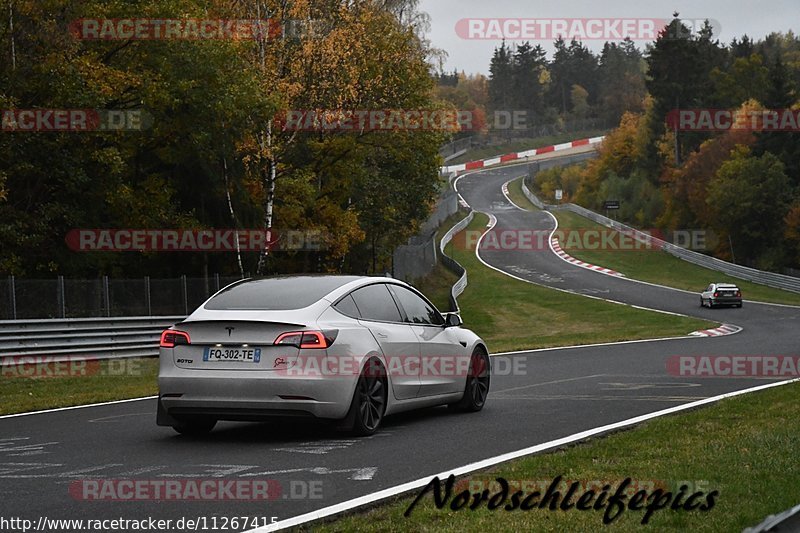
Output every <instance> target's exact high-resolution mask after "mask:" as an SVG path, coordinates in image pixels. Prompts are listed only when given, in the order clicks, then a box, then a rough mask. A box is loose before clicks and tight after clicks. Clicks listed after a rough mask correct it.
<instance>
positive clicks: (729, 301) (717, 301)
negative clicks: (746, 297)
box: [710, 297, 742, 305]
mask: <svg viewBox="0 0 800 533" xmlns="http://www.w3.org/2000/svg"><path fill="white" fill-rule="evenodd" d="M710 301H711V303H712V304H713V305H742V299H741V298H734V297H731V298H711V300H710Z"/></svg>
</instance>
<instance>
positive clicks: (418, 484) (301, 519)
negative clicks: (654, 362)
mask: <svg viewBox="0 0 800 533" xmlns="http://www.w3.org/2000/svg"><path fill="white" fill-rule="evenodd" d="M797 381H800V378H797V379H791V380H788V381H781V382H778V383H768V384H766V385H759V386H757V387H751V388H749V389H743V390H739V391H733V392H728V393H725V394H720V395H719V396H712V397H710V398H703V399H702V400H697V401H694V402H690V403H685V404H682V405H676V406H673V407H669V408H667V409H662V410H660V411H655V412H653V413H648V414H645V415H641V416H637V417H634V418H629V419H627V420H622V421H620V422H614V423H612V424H607V425H605V426H600V427H596V428H592V429H587V430H586V431H581V432H580V433H575V434H573V435H568V436H566V437H562V438H560V439H556V440H551V441H549V442H545V443H542V444H537V445H535V446H530V447H528V448H523V449H521V450H517V451H513V452H509V453H504V454H502V455H496V456H494V457H489V458H487V459H483V460H481V461H477V462H475V463H470V464H468V465H464V466H460V467H458V468H454V469H451V470H445V471H444V472H439V473H438V474H430V475H428V476H425V477H423V478H420V479H416V480H414V481H409V482H408V483H403V484H401V485H396V486H394V487H389V488H388V489H383V490H380V491H378V492H375V493H372V494H368V495H366V496H360V497H358V498H353V499H352V500H348V501H346V502H342V503H337V504H335V505H331V506H329V507H325V508H323V509H319V510H317V511H311V512H310V513H305V514H302V515H299V516H295V517H292V518H288V519H286V520H281V521H280V522H275V523H274V524H269V525H267V526H264V527H260V528H256V529H251V530H249V531H246V532H245V533H256V532H258V533H266V532H268V531H278V530H281V529H285V528H288V527H294V526H298V525H301V524H305V523H308V522H311V521H314V520H319V519H321V518H325V517H328V516H333V515H336V514H340V513H343V512H345V511H350V510H352V509H356V508H358V507H361V506H364V505H369V504H372V503H375V502H378V501H381V500H384V499H386V498H391V497H393V496H397V495H398V494H403V493H404V492H409V491H412V490H416V489H420V488H422V487H424V486H425V485H427V484H428V483H429V482H430V480H431V479H432V478H433V477H434V476H438V477H439V478H440V479H442V478H447V477H448V476H449V475H450V474H453V475H455V476H462V475H464V474H469V473H471V472H475V471H476V470H483V469H486V468H489V467H491V466H494V465H497V464H499V463H504V462H506V461H511V460H512V459H517V458H519V457H524V456H526V455H532V454H535V453H539V452H543V451H546V450H552V449H554V448H558V447H561V446H564V445H567V444H572V443H574V442H579V441H582V440H584V439H587V438H589V437H593V436H595V435H600V434H602V433H608V432H609V431H614V430H616V429H621V428H625V427H629V426H633V425H635V424H639V423H641V422H645V421H647V420H652V419H653V418H658V417H661V416H665V415H669V414H673V413H679V412H681V411H686V410H688V409H695V408H697V407H700V406H703V405H707V404H710V403H714V402H718V401H719V400H723V399H725V398H733V397H735V396H740V395H743V394H748V393H751V392H756V391H760V390H765V389H769V388H772V387H780V386H782V385H787V384H789V383H796V382H797Z"/></svg>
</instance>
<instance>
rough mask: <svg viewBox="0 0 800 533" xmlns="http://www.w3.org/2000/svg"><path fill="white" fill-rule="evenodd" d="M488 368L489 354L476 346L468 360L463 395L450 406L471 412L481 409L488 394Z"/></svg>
mask: <svg viewBox="0 0 800 533" xmlns="http://www.w3.org/2000/svg"><path fill="white" fill-rule="evenodd" d="M490 368H491V367H490V363H489V356H488V355H487V354H486V353H485V352H484V351H483V350H481V349H480V348H476V349H475V351H474V352H472V357H471V358H470V361H469V372H467V383H466V385H465V386H464V396H462V398H461V401H460V402H458V403H456V404H453V405H452V407H454V408H456V409H457V410H459V411H464V412H471V413H474V412H477V411H480V410H481V409H483V406H484V405H485V404H486V398H487V396H489V381H490Z"/></svg>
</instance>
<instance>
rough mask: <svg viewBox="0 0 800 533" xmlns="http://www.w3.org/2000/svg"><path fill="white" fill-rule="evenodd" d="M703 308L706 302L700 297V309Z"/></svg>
mask: <svg viewBox="0 0 800 533" xmlns="http://www.w3.org/2000/svg"><path fill="white" fill-rule="evenodd" d="M705 306H706V302H705V300H703V297H702V296H701V297H700V307H705Z"/></svg>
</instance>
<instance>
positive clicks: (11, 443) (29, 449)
mask: <svg viewBox="0 0 800 533" xmlns="http://www.w3.org/2000/svg"><path fill="white" fill-rule="evenodd" d="M29 440H30V437H14V438H11V439H4V441H3V442H0V453H2V454H5V455H8V456H10V457H27V456H30V455H44V454H48V453H52V452H49V451H45V449H44V448H45V446H55V445H57V444H59V443H58V442H56V441H51V442H40V443H34V444H27V443H26V444H23V443H22V442H19V441H29ZM12 452H14V453H12Z"/></svg>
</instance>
